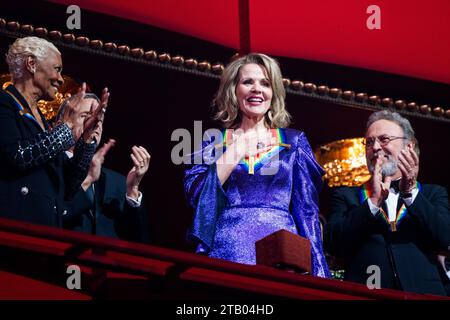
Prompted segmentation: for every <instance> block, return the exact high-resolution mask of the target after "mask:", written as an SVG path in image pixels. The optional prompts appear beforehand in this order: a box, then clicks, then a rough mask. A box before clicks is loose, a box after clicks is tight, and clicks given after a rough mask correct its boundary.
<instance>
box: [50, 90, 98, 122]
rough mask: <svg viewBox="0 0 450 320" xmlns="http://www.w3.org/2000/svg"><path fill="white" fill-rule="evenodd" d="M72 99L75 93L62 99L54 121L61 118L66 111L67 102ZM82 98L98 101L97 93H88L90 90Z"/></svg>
mask: <svg viewBox="0 0 450 320" xmlns="http://www.w3.org/2000/svg"><path fill="white" fill-rule="evenodd" d="M73 99H75V95H73V96H71V97H69V98H67V99H65V100H64V102H63V103H62V104H61V106H60V107H59V110H58V114H57V115H56V120H55V121H59V120H60V119H61V118H62V116H63V115H64V113H65V112H66V109H67V106H68V105H69V102H70V101H72V100H73ZM84 99H94V100H96V101H97V102H100V99H99V98H98V97H97V95H96V94H95V93H90V92H88V93H85V94H84Z"/></svg>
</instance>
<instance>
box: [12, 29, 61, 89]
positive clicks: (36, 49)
mask: <svg viewBox="0 0 450 320" xmlns="http://www.w3.org/2000/svg"><path fill="white" fill-rule="evenodd" d="M50 50H53V51H54V52H56V53H59V54H61V53H60V52H59V50H58V49H57V48H56V47H55V45H54V44H53V43H51V42H49V41H47V40H45V39H42V38H38V37H25V38H19V39H17V40H16V41H14V43H13V44H12V45H10V46H9V50H8V53H7V54H6V63H7V64H8V67H9V72H10V73H11V78H12V80H13V81H16V80H18V79H21V78H22V77H23V76H24V75H25V61H26V59H27V58H28V57H35V58H36V60H37V61H38V62H40V61H42V60H44V59H45V58H46V57H47V55H48V53H49V51H50Z"/></svg>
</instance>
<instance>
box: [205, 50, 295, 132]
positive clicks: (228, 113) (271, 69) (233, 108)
mask: <svg viewBox="0 0 450 320" xmlns="http://www.w3.org/2000/svg"><path fill="white" fill-rule="evenodd" d="M253 63H254V64H257V65H260V66H262V67H263V68H264V69H265V70H266V72H267V77H268V78H269V82H270V86H271V88H272V91H273V96H272V101H271V105H270V109H269V111H268V112H267V113H266V115H265V122H266V124H267V125H268V126H269V127H270V128H285V127H287V126H289V124H290V122H291V116H290V114H289V112H288V111H287V110H286V106H285V102H284V100H285V98H286V90H285V89H284V85H283V79H282V76H281V70H280V67H279V65H278V62H277V61H276V60H275V59H273V58H271V57H269V56H267V55H265V54H261V53H250V54H248V55H246V56H243V57H240V58H239V59H236V60H235V61H233V62H231V63H230V64H228V65H227V67H226V68H225V70H224V72H223V74H222V77H221V79H220V87H219V90H218V91H217V94H216V97H215V98H214V101H213V103H214V105H215V106H216V108H217V109H218V111H217V113H216V115H215V116H214V119H215V120H220V121H221V122H222V123H223V125H224V127H225V128H234V127H236V126H238V125H239V124H240V122H241V118H240V114H239V105H238V101H237V97H236V86H237V84H238V81H239V70H240V69H241V68H242V67H243V66H244V65H247V64H253Z"/></svg>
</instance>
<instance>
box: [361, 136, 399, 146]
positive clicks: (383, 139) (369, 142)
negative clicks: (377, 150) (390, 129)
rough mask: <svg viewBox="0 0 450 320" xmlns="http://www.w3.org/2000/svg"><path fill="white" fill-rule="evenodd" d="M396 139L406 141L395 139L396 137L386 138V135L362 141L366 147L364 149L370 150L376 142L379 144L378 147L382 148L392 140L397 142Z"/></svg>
mask: <svg viewBox="0 0 450 320" xmlns="http://www.w3.org/2000/svg"><path fill="white" fill-rule="evenodd" d="M397 139H407V138H405V137H396V136H388V135H381V136H378V137H370V138H365V139H364V140H363V144H364V145H365V146H366V148H371V147H373V145H374V144H375V141H377V140H378V142H379V143H380V146H382V147H384V146H386V145H387V144H388V143H389V142H391V141H392V140H397Z"/></svg>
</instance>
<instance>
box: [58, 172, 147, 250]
mask: <svg viewBox="0 0 450 320" xmlns="http://www.w3.org/2000/svg"><path fill="white" fill-rule="evenodd" d="M94 190H95V196H94V200H95V209H94V207H93V203H92V200H91V198H90V197H89V195H88V194H87V192H85V191H84V190H82V189H81V190H80V191H79V192H77V194H76V195H75V197H74V198H73V199H72V200H71V201H67V202H66V203H65V212H64V215H63V227H64V228H66V229H70V230H75V231H82V232H88V233H92V234H96V235H101V236H108V237H114V238H120V239H123V240H129V241H137V242H143V243H146V242H148V231H147V229H148V224H147V222H148V220H147V216H146V212H145V209H144V205H143V201H142V203H141V206H140V207H138V208H133V207H132V206H130V205H129V204H128V202H127V201H126V178H125V177H124V176H123V175H121V174H119V173H117V172H115V171H112V170H109V169H106V168H102V171H101V174H100V178H99V180H98V181H97V182H96V183H95V184H94ZM94 215H95V218H94Z"/></svg>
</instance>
